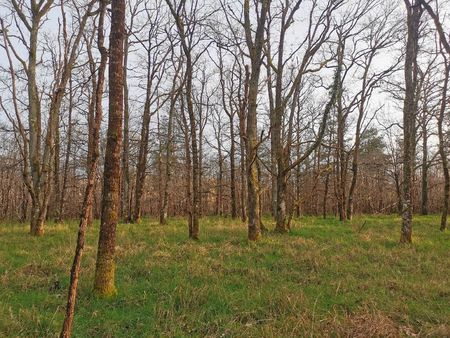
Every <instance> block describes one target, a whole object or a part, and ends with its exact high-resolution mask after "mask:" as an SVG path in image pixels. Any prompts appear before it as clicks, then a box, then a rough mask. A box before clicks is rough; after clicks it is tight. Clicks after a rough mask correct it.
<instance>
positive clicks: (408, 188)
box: [400, 0, 422, 243]
mask: <svg viewBox="0 0 450 338" xmlns="http://www.w3.org/2000/svg"><path fill="white" fill-rule="evenodd" d="M405 4H406V7H407V27H408V36H407V43H406V55H405V86H406V90H405V100H404V108H403V189H402V227H401V236H400V242H401V243H411V242H412V201H411V198H412V179H413V175H414V155H415V154H414V150H415V138H416V128H415V116H416V113H417V98H416V87H417V53H418V39H419V24H420V16H421V11H422V10H421V8H420V6H419V5H418V4H417V3H416V1H414V3H413V4H410V3H409V1H408V0H405Z"/></svg>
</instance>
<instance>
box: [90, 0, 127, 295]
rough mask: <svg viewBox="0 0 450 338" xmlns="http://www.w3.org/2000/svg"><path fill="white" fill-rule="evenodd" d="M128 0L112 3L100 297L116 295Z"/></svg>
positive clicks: (97, 286) (98, 267)
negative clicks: (117, 227)
mask: <svg viewBox="0 0 450 338" xmlns="http://www.w3.org/2000/svg"><path fill="white" fill-rule="evenodd" d="M124 38H125V0H116V1H113V2H112V7H111V33H110V39H109V50H110V52H109V60H110V62H109V72H108V73H109V116H108V131H107V141H106V154H105V166H104V178H103V196H102V216H101V224H100V236H99V240H98V251H97V263H96V269H95V281H94V291H95V293H96V294H98V295H99V296H101V297H109V296H113V295H115V294H116V292H117V291H116V287H115V284H114V279H115V278H114V275H115V263H114V256H115V247H116V226H117V222H118V220H119V208H120V175H121V165H120V164H121V163H120V159H121V156H120V155H121V149H122V121H123V59H124V50H123V44H124Z"/></svg>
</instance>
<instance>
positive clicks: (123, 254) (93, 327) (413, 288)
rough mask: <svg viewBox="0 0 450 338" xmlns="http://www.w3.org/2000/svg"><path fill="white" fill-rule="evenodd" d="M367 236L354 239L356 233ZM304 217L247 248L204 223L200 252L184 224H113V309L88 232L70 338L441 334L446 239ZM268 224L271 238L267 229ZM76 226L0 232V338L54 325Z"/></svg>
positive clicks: (446, 296) (236, 229)
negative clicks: (407, 240)
mask: <svg viewBox="0 0 450 338" xmlns="http://www.w3.org/2000/svg"><path fill="white" fill-rule="evenodd" d="M364 222H365V224H364V226H363V227H362V229H361V225H362V224H363V223H364ZM399 224H400V220H399V218H398V217H393V216H392V217H391V216H359V217H357V218H356V219H355V220H354V221H352V222H348V223H345V224H340V223H339V222H338V221H336V220H335V219H327V220H323V219H320V218H313V217H305V218H300V219H297V220H295V221H294V224H293V230H292V232H291V233H290V234H288V235H277V234H272V233H268V234H266V235H265V236H264V238H263V239H262V240H261V241H260V242H258V243H249V242H247V240H246V227H245V225H244V224H241V223H240V222H238V221H232V220H231V219H230V218H214V217H205V218H203V219H202V221H201V228H200V231H201V232H200V236H201V239H200V241H198V242H193V241H190V240H188V239H187V225H186V222H185V220H184V219H172V220H170V222H169V224H168V225H166V226H160V225H158V224H157V222H156V221H154V220H145V221H144V222H143V224H140V225H126V224H120V225H119V226H118V231H117V236H118V237H117V271H116V275H117V288H118V291H119V293H118V295H117V297H115V298H113V299H108V300H102V299H98V298H96V297H95V296H94V295H93V294H92V292H91V288H92V283H93V274H94V270H95V256H96V245H97V237H98V224H96V226H94V227H93V228H91V229H89V231H88V236H87V244H86V248H85V255H84V256H83V262H82V267H83V268H82V275H81V282H80V287H79V297H78V302H77V308H76V314H75V323H74V329H73V336H74V337H159V336H162V337H188V336H189V337H304V336H310V337H317V336H351V337H371V336H383V337H387V336H392V337H398V336H432V337H436V336H437V337H441V336H447V337H448V336H450V281H449V277H450V232H448V231H447V232H445V233H441V232H440V231H439V230H438V228H439V218H438V217H437V216H427V217H415V220H414V231H413V238H414V243H413V245H412V246H405V245H400V244H399V243H398V240H399V236H400V233H399V228H400V225H399ZM266 225H267V226H269V227H271V226H272V224H271V223H270V220H269V219H267V220H266ZM76 234H77V223H76V222H69V223H68V224H58V225H52V224H49V225H47V228H46V233H45V235H44V237H42V238H33V237H31V236H30V235H28V233H27V227H26V226H25V225H18V224H15V225H13V224H3V225H0V337H15V336H26V337H51V336H56V335H57V334H58V332H59V330H60V328H61V324H62V319H63V315H64V306H65V302H66V293H67V287H68V283H69V270H70V265H71V262H72V256H73V252H74V248H75V239H76Z"/></svg>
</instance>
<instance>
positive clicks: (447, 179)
mask: <svg viewBox="0 0 450 338" xmlns="http://www.w3.org/2000/svg"><path fill="white" fill-rule="evenodd" d="M445 61H446V62H445V77H444V85H443V88H442V96H441V106H440V109H439V116H438V136H439V155H440V156H441V161H442V169H443V172H444V203H443V206H442V215H441V226H440V230H441V231H444V230H445V229H446V228H447V214H448V204H449V203H448V202H449V197H450V174H449V169H448V159H447V151H446V150H447V149H446V146H445V133H444V130H443V124H444V119H445V108H446V104H447V89H448V81H449V74H450V66H449V63H448V61H447V59H446V60H445Z"/></svg>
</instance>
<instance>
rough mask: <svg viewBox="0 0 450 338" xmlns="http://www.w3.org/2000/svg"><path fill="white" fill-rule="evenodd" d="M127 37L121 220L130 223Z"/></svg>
mask: <svg viewBox="0 0 450 338" xmlns="http://www.w3.org/2000/svg"><path fill="white" fill-rule="evenodd" d="M128 44H129V43H128V35H127V36H126V37H125V43H124V62H123V96H124V98H123V99H124V111H123V152H122V208H121V209H122V218H123V220H124V221H125V223H129V222H131V199H130V198H131V193H130V166H129V163H130V126H129V125H130V108H129V102H128V81H127V73H128V69H127V67H128Z"/></svg>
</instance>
